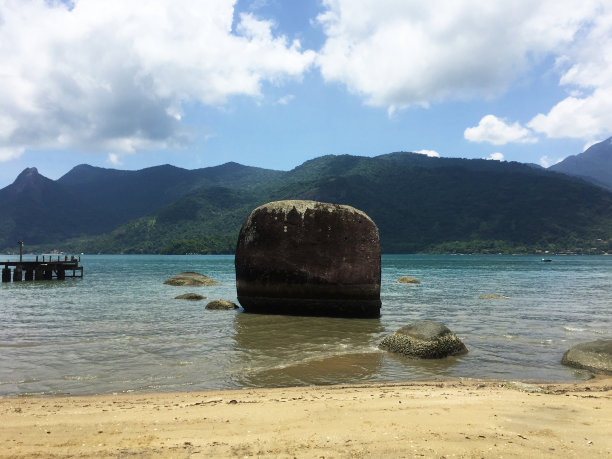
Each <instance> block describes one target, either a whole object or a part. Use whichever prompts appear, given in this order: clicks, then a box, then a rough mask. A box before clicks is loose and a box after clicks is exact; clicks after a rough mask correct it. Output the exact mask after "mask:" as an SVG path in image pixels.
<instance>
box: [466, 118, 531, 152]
mask: <svg viewBox="0 0 612 459" xmlns="http://www.w3.org/2000/svg"><path fill="white" fill-rule="evenodd" d="M463 136H464V137H465V138H466V139H467V140H469V141H471V142H488V143H492V144H493V145H505V144H507V143H510V142H520V143H528V142H535V141H536V139H535V138H534V137H533V136H532V135H531V132H530V131H529V130H528V129H526V128H524V127H522V126H521V125H520V124H519V123H512V124H508V123H507V122H506V121H505V120H503V119H500V118H497V117H496V116H494V115H486V116H484V117H483V118H482V119H481V120H480V122H479V123H478V126H475V127H470V128H467V129H466V130H465V131H464V132H463Z"/></svg>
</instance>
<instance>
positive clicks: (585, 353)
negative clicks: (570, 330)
mask: <svg viewBox="0 0 612 459" xmlns="http://www.w3.org/2000/svg"><path fill="white" fill-rule="evenodd" d="M561 363H562V364H563V365H567V366H570V367H574V368H583V369H585V370H589V371H591V372H593V373H600V374H605V375H612V339H601V340H597V341H591V342H588V343H581V344H577V345H576V346H574V347H572V348H570V349H569V350H568V351H567V352H566V353H565V354H563V358H562V359H561Z"/></svg>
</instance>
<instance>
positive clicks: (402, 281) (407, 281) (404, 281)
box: [397, 276, 421, 284]
mask: <svg viewBox="0 0 612 459" xmlns="http://www.w3.org/2000/svg"><path fill="white" fill-rule="evenodd" d="M397 283H398V284H420V283H421V281H420V280H418V279H415V278H414V277H410V276H402V277H400V278H399V279H398V280H397Z"/></svg>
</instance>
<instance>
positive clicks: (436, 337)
mask: <svg viewBox="0 0 612 459" xmlns="http://www.w3.org/2000/svg"><path fill="white" fill-rule="evenodd" d="M379 347H380V348H381V349H384V350H386V351H390V352H395V353H397V354H402V355H404V356H406V357H412V358H418V359H441V358H444V357H448V356H451V355H460V354H465V353H466V352H467V351H468V350H467V348H466V347H465V345H464V344H463V343H462V342H461V340H460V339H459V338H457V336H456V335H455V334H454V333H453V332H451V331H450V330H449V329H448V328H447V327H446V326H445V325H443V324H441V323H439V322H433V321H431V320H424V321H421V322H415V323H413V324H410V325H406V326H405V327H402V328H400V329H399V330H397V331H396V332H395V333H392V334H391V335H388V336H387V337H385V339H383V340H382V342H381V343H380V346H379Z"/></svg>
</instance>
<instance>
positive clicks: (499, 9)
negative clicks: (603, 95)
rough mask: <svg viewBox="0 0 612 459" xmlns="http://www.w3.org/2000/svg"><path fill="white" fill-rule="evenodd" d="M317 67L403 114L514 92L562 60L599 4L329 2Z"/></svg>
mask: <svg viewBox="0 0 612 459" xmlns="http://www.w3.org/2000/svg"><path fill="white" fill-rule="evenodd" d="M323 4H324V6H325V8H326V10H325V12H324V13H322V14H321V15H320V16H319V17H318V22H319V23H320V24H321V25H322V27H323V30H324V32H325V34H326V35H327V40H326V42H325V45H324V47H323V49H322V50H321V53H320V55H319V56H318V59H317V63H318V65H319V67H320V69H321V73H322V75H323V77H324V78H325V79H326V80H327V81H333V82H340V83H342V84H344V85H346V86H347V87H348V89H349V90H350V91H352V92H354V93H356V94H359V95H361V96H362V97H363V98H364V100H365V101H366V103H368V104H370V105H374V106H381V107H387V108H388V109H389V110H390V112H391V113H392V112H393V111H394V110H395V109H401V108H405V107H408V106H411V105H427V104H429V103H430V102H432V101H439V100H443V99H447V98H451V97H452V98H465V97H475V96H478V97H481V96H490V95H493V94H497V93H499V92H501V91H503V90H504V89H506V88H507V87H508V85H509V84H511V83H512V82H513V81H514V80H515V79H516V78H517V77H518V76H519V75H521V74H522V73H523V72H525V71H526V70H527V69H529V67H530V64H531V63H533V62H534V61H539V60H540V59H542V58H544V57H546V56H548V55H553V56H560V55H562V54H563V53H564V52H565V50H566V49H567V47H568V46H569V45H570V44H571V43H572V41H573V40H574V39H575V37H576V34H577V33H578V32H579V31H582V30H583V29H582V28H583V27H585V25H586V24H587V23H588V21H590V20H591V19H593V18H594V17H595V16H596V15H597V14H598V13H599V12H600V10H599V7H600V2H598V1H596V0H585V1H582V2H577V1H575V0H542V1H538V2H533V1H530V0H517V1H512V2H486V3H484V2H482V1H481V0H431V1H428V2H416V1H404V0H361V1H358V2H355V1H354V0H324V2H323Z"/></svg>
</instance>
